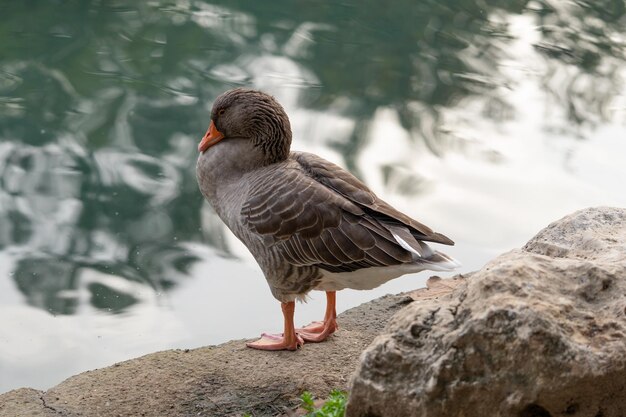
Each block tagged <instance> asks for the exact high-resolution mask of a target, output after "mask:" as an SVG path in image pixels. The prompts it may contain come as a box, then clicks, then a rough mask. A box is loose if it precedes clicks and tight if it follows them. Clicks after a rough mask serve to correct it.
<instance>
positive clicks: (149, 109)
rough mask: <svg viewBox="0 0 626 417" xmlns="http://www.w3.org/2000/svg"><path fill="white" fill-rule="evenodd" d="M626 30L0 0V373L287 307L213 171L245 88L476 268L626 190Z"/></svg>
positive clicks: (283, 6) (269, 321)
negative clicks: (223, 102)
mask: <svg viewBox="0 0 626 417" xmlns="http://www.w3.org/2000/svg"><path fill="white" fill-rule="evenodd" d="M625 28H626V4H625V3H624V1H608V0H607V1H594V2H583V1H580V0H578V1H573V2H559V1H555V2H552V1H550V2H549V1H510V2H504V1H489V0H487V1H456V0H455V1H451V0H447V1H441V0H437V1H435V0H432V1H417V2H416V1H396V2H392V3H388V2H357V1H354V2H341V3H340V4H338V3H335V2H320V1H306V2H303V1H274V2H271V3H270V2H259V1H234V2H213V3H208V2H203V1H193V0H186V1H165V0H157V1H150V2H121V1H13V2H8V1H4V2H2V3H0V392H2V391H5V390H8V389H12V388H15V387H18V386H22V385H30V386H35V387H38V388H46V387H48V386H50V385H53V384H54V383H57V382H59V381H60V380H61V379H62V378H63V377H66V376H68V375H69V374H71V373H73V372H79V371H82V370H86V369H91V368H93V367H96V366H104V365H108V364H110V363H112V362H114V361H117V360H122V359H126V358H128V357H131V356H135V355H138V354H142V353H147V352H151V351H155V350H158V349H164V348H169V347H190V346H199V345H203V344H210V343H217V342H221V341H223V340H226V339H228V338H232V337H253V336H254V335H255V334H256V333H257V332H259V331H262V330H270V329H269V327H272V326H274V327H276V328H280V324H279V323H278V324H277V322H276V321H277V320H279V319H280V313H279V309H278V307H277V305H274V301H273V300H272V299H271V295H270V294H269V291H267V289H266V287H265V284H264V282H263V277H262V276H261V274H260V271H258V269H257V268H256V267H255V266H254V264H253V263H251V262H250V260H249V259H247V258H246V257H247V254H246V252H245V250H244V249H243V248H242V247H241V246H240V245H238V244H237V242H236V241H235V240H234V239H233V237H232V236H231V235H230V234H229V233H228V232H227V231H226V230H225V229H224V227H223V226H222V225H221V223H220V222H219V220H218V219H217V218H216V216H215V215H214V214H213V212H212V210H211V209H210V208H209V207H208V206H207V205H206V203H204V202H203V200H202V198H201V195H200V193H199V192H198V190H197V185H196V180H195V159H196V156H197V151H196V144H197V142H198V141H199V139H200V137H201V136H202V134H203V133H204V131H205V130H206V127H207V125H208V122H209V119H208V113H209V109H210V107H211V103H212V100H213V99H214V98H215V96H216V95H218V94H219V93H221V92H222V91H224V90H226V89H228V88H231V87H235V86H251V87H255V88H261V89H264V90H266V91H268V92H271V93H272V94H274V95H276V97H277V98H278V99H279V100H280V101H281V102H282V103H283V104H284V105H285V108H286V109H287V111H288V113H289V114H290V116H291V120H292V124H293V129H294V148H297V149H300V150H308V151H312V152H316V153H319V154H321V155H323V156H325V157H327V158H329V159H331V160H333V161H334V162H337V163H339V164H341V165H343V166H345V167H346V168H348V169H350V170H351V171H353V172H354V173H355V174H357V175H359V176H361V177H362V178H364V180H365V181H366V182H367V183H368V184H370V185H371V186H372V187H373V188H374V189H375V190H376V191H377V192H379V193H380V194H381V195H382V196H384V198H385V199H387V200H388V201H390V202H392V203H393V204H394V205H397V206H398V207H400V208H401V209H402V210H404V211H405V212H407V213H408V214H410V215H412V216H414V217H417V218H418V219H420V220H422V221H424V222H426V223H427V224H430V225H432V226H434V227H435V228H436V229H437V230H440V231H441V232H443V233H445V234H446V235H448V236H451V237H452V238H454V239H455V240H456V241H457V246H456V247H455V248H453V249H451V250H450V251H449V252H450V253H451V254H453V255H454V256H455V257H457V258H458V259H460V260H461V262H462V263H463V264H464V268H463V270H462V271H469V270H472V269H475V268H478V267H480V266H481V265H482V264H483V263H484V262H486V261H487V260H488V259H490V258H491V257H493V256H494V255H495V254H497V253H499V252H502V251H504V250H508V249H510V248H512V247H515V246H519V245H520V244H523V243H524V241H525V240H527V239H529V238H530V237H531V236H532V234H534V233H535V232H536V231H537V230H538V229H539V228H541V227H543V226H544V225H546V224H547V223H548V222H549V221H552V220H554V219H556V218H558V217H560V216H563V215H565V214H567V213H568V212H571V211H573V210H575V209H579V208H583V207H586V206H590V205H601V204H608V205H626V193H624V188H623V184H624V181H625V180H626V168H625V165H626V164H625V162H626V145H625V143H624V137H626V135H625V133H626V129H625V127H624V123H625V121H626V117H625V116H626V98H625V96H624V93H623V91H624V77H625V76H626V72H625V70H624V68H625V67H624V60H625V59H626V56H625V45H626V34H625V30H626V29H625ZM419 279H420V280H421V281H419V282H416V280H415V279H412V280H411V279H409V280H408V281H407V280H406V279H404V278H403V280H404V281H401V280H400V281H398V282H400V283H399V284H398V283H395V282H394V283H390V284H388V285H387V286H385V287H382V288H381V289H379V290H377V291H372V292H369V293H356V292H348V291H347V292H346V295H345V298H344V300H346V301H345V302H344V304H341V299H340V308H342V309H345V308H348V307H350V306H352V305H356V304H358V303H360V302H362V301H365V300H367V299H370V298H373V297H375V296H378V295H380V294H384V293H386V292H394V291H401V290H406V289H410V288H414V287H416V286H417V285H418V284H419V285H421V284H423V279H424V277H422V276H420V277H419ZM420 283H421V284H420ZM342 296H343V295H340V297H342ZM318 301H319V300H317V299H316V297H314V300H313V302H312V303H309V304H310V305H308V307H307V306H304V307H302V314H303V315H302V320H303V321H306V320H305V319H309V318H311V319H313V318H318V317H317V316H319V315H321V314H322V310H321V309H320V308H319V306H320V304H319V302H318ZM251 316H253V317H251Z"/></svg>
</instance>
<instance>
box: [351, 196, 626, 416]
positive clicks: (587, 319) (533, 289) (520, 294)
mask: <svg viewBox="0 0 626 417" xmlns="http://www.w3.org/2000/svg"><path fill="white" fill-rule="evenodd" d="M361 358H362V361H361V363H360V366H359V368H358V371H357V373H356V374H355V376H354V378H353V381H352V388H351V389H352V391H351V395H350V400H349V404H348V409H347V417H384V416H390V417H409V416H410V417H416V416H417V417H420V416H421V417H435V416H445V417H454V416H465V417H471V416H480V417H483V416H489V417H496V416H503V417H504V416H507V417H508V416H513V417H531V416H537V417H548V416H554V417H556V416H564V415H571V416H590V417H610V416H615V417H617V416H626V210H625V209H616V208H597V209H587V210H583V211H579V212H577V213H574V214H572V215H570V216H567V217H565V218H564V219H562V220H559V221H557V222H555V223H553V224H551V225H550V226H548V227H547V228H545V229H544V230H542V231H541V232H540V233H539V234H538V235H537V236H535V237H534V238H533V239H531V240H530V241H529V242H528V243H527V244H526V246H524V248H522V249H521V250H513V251H511V252H508V253H505V254H504V255H501V256H500V257H498V258H496V259H495V260H493V261H492V262H490V263H489V264H487V265H486V266H485V267H484V268H483V269H482V270H480V271H478V272H476V273H474V274H472V275H471V276H470V277H468V279H467V280H466V282H465V283H463V284H462V285H461V286H460V287H458V288H457V289H456V290H455V291H454V292H453V293H452V294H450V295H447V296H445V297H442V298H439V299H438V300H430V301H428V300H427V301H421V302H414V303H411V304H410V305H408V306H407V307H406V308H404V309H403V310H401V311H400V312H399V313H398V314H396V316H395V317H394V318H393V319H392V320H391V321H390V324H389V325H388V327H387V329H386V330H385V332H384V334H383V335H381V336H379V337H377V338H376V339H375V340H374V342H373V343H372V344H371V345H370V346H369V347H368V348H367V349H366V351H365V352H364V353H363V355H362V357H361Z"/></svg>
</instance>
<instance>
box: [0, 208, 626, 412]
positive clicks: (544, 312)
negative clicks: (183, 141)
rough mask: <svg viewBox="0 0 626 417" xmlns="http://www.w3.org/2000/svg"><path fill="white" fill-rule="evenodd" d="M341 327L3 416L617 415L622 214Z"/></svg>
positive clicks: (625, 401) (134, 376)
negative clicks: (338, 404)
mask: <svg viewBox="0 0 626 417" xmlns="http://www.w3.org/2000/svg"><path fill="white" fill-rule="evenodd" d="M392 316H393V318H392ZM387 323H389V325H387V326H386V324H387ZM339 324H340V326H341V328H340V329H339V331H338V332H337V334H336V336H334V337H332V338H331V339H330V340H329V341H328V342H325V343H321V344H317V345H309V346H306V347H305V348H304V349H301V350H300V351H298V352H273V353H268V352H259V351H254V350H251V349H247V348H245V346H244V342H243V341H233V342H228V343H225V344H223V345H220V346H211V347H206V348H201V349H194V350H189V351H180V350H176V351H165V352H159V353H154V354H151V355H147V356H144V357H141V358H138V359H133V360H130V361H127V362H123V363H120V364H116V365H114V366H112V367H108V368H104V369H99V370H95V371H90V372H85V373H83V374H80V375H77V376H74V377H72V378H69V379H67V380H66V381H64V382H62V383H61V384H59V385H57V386H56V387H53V388H51V389H49V390H48V391H46V392H43V391H37V390H34V389H29V388H23V389H19V390H14V391H11V392H8V393H6V394H3V395H0V416H11V417H15V416H48V417H52V416H55V417H56V416H242V415H243V414H244V413H250V414H251V415H253V416H255V417H260V416H276V415H293V414H294V413H293V412H292V410H293V409H294V408H295V407H297V404H298V402H297V396H298V395H299V394H300V393H301V392H302V391H304V390H309V391H312V392H313V393H314V394H316V395H318V396H326V395H327V394H328V392H329V391H330V390H332V389H335V388H340V389H341V388H348V389H350V390H351V396H350V400H349V403H348V410H347V416H348V417H384V416H389V417H403V416H425V417H426V416H427V417H435V416H450V417H452V416H464V417H472V416H481V417H483V416H494V417H497V416H502V417H505V416H507V417H508V416H513V417H556V416H563V415H572V416H578V417H582V416H585V417H586V416H589V417H612V416H615V417H617V416H626V209H614V208H597V209H588V210H583V211H580V212H577V213H574V214H572V215H570V216H568V217H566V218H564V219H562V220H559V221H557V222H555V223H553V224H551V225H550V226H548V227H547V228H546V229H544V230H542V231H541V232H540V233H539V234H538V235H537V236H535V237H534V238H533V239H531V240H530V241H529V242H528V244H526V246H524V248H522V249H520V250H514V251H511V252H509V253H506V254H504V255H501V256H500V257H498V258H496V259H495V260H493V261H492V262H490V263H489V264H487V265H486V266H485V267H484V268H483V269H481V270H480V271H477V272H475V273H473V274H471V275H470V276H468V277H467V279H462V277H456V278H455V279H452V280H439V279H436V278H434V279H431V280H429V288H428V289H425V290H419V291H416V292H415V293H413V294H409V295H400V296H386V297H383V298H380V299H378V300H375V301H372V302H370V303H366V304H363V305H361V306H359V307H357V308H354V309H352V310H349V311H346V312H345V313H343V314H341V315H340V316H339ZM377 335H378V336H377ZM368 345H369V347H368ZM361 353H362V354H361ZM359 356H360V357H359ZM355 369H356V372H355ZM351 375H352V382H351V383H350V384H349V383H348V381H349V380H350V377H351Z"/></svg>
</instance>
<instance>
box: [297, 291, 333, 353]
mask: <svg viewBox="0 0 626 417" xmlns="http://www.w3.org/2000/svg"><path fill="white" fill-rule="evenodd" d="M335 295H336V293H335V291H326V314H324V321H321V322H320V321H314V322H313V323H311V324H309V325H308V326H305V327H302V328H299V329H296V333H297V334H298V335H300V337H302V339H304V341H306V342H321V341H324V340H326V338H328V336H330V335H331V334H333V333H335V330H337V329H338V326H337V311H336V309H335V304H336V303H335V301H336V297H335Z"/></svg>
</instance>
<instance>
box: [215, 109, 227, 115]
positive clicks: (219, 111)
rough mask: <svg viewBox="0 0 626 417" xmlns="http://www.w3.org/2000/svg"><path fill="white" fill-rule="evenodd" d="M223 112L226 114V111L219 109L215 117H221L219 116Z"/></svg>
mask: <svg viewBox="0 0 626 417" xmlns="http://www.w3.org/2000/svg"><path fill="white" fill-rule="evenodd" d="M225 112H226V110H224V109H219V110H218V112H217V115H218V116H221V115H223V114H224V113H225Z"/></svg>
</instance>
